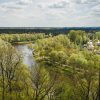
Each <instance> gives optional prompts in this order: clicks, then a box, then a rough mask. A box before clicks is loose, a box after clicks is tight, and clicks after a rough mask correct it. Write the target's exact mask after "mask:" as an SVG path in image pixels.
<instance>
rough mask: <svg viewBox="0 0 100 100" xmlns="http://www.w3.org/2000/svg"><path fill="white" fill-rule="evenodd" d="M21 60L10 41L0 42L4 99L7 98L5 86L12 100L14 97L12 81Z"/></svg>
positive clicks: (0, 67) (0, 64)
mask: <svg viewBox="0 0 100 100" xmlns="http://www.w3.org/2000/svg"><path fill="white" fill-rule="evenodd" d="M20 62H21V57H20V55H19V53H18V52H17V51H16V49H15V48H14V47H13V46H11V45H10V44H9V43H5V42H4V41H1V43H0V69H1V72H0V75H1V77H2V80H1V82H2V100H4V99H5V88H7V89H8V93H9V95H10V100H11V99H12V83H13V81H14V78H15V73H16V70H17V69H18V66H19V64H20Z"/></svg>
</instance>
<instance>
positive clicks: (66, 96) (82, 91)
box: [0, 30, 100, 100]
mask: <svg viewBox="0 0 100 100" xmlns="http://www.w3.org/2000/svg"><path fill="white" fill-rule="evenodd" d="M10 36H11V37H10ZM16 36H17V39H16V40H14V39H15V37H16ZM32 36H33V34H30V35H29V34H23V35H18V34H16V35H13V34H11V35H8V34H7V35H6V34H5V35H1V36H0V37H1V39H0V99H1V100H99V99H100V55H99V54H97V53H96V52H94V51H92V50H88V49H87V48H85V49H84V48H82V45H83V44H86V43H87V42H88V41H89V40H93V41H94V42H95V41H98V40H100V34H99V32H97V33H95V34H92V35H91V34H86V33H85V32H84V31H73V30H72V31H70V32H69V33H68V34H66V35H62V34H60V35H57V36H53V35H49V36H45V34H44V35H43V34H42V35H41V34H40V35H39V36H40V37H42V38H40V37H39V38H37V36H36V37H34V38H35V39H34V38H33V37H32ZM9 37H10V39H11V40H13V41H14V42H19V41H18V40H20V41H24V42H25V41H26V40H27V39H30V40H28V41H31V40H32V41H33V40H35V42H34V50H33V56H34V58H35V61H36V64H35V65H33V66H32V67H31V68H29V67H28V66H27V65H25V64H23V58H22V57H21V55H20V53H19V52H18V51H17V50H16V49H15V48H14V46H13V45H11V43H12V41H11V40H9V39H8V38H9ZM18 38H20V39H18ZM21 39H24V40H21ZM9 42H10V43H9ZM98 50H100V47H98Z"/></svg>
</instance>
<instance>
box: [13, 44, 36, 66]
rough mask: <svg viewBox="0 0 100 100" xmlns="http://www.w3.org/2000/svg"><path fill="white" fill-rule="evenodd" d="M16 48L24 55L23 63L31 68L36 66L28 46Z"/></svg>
mask: <svg viewBox="0 0 100 100" xmlns="http://www.w3.org/2000/svg"><path fill="white" fill-rule="evenodd" d="M15 48H16V49H17V50H18V51H19V52H20V53H21V54H22V56H23V63H24V64H26V65H28V66H29V67H31V66H32V65H34V63H35V61H34V58H33V54H32V50H31V49H29V48H28V46H27V45H26V44H24V45H15Z"/></svg>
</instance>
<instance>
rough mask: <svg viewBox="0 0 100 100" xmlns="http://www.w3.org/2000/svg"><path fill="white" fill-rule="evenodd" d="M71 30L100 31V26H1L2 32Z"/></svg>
mask: <svg viewBox="0 0 100 100" xmlns="http://www.w3.org/2000/svg"><path fill="white" fill-rule="evenodd" d="M70 30H84V31H86V32H90V33H95V32H96V31H100V27H62V28H61V27H57V28H56V27H55V28H52V27H0V34H1V33H9V34H10V33H32V32H33V33H46V34H48V33H53V34H55V35H56V34H60V33H62V34H65V33H68V32H69V31H70Z"/></svg>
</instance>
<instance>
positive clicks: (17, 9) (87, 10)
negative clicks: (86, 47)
mask: <svg viewBox="0 0 100 100" xmlns="http://www.w3.org/2000/svg"><path fill="white" fill-rule="evenodd" d="M7 1H8V0H5V1H2V2H0V26H6V25H8V26H19V24H20V25H21V26H23V25H24V26H84V25H86V26H97V25H99V26H100V23H99V21H100V18H99V17H100V0H9V1H8V2H7ZM5 19H6V20H5ZM3 22H4V23H5V24H4V23H3ZM6 23H7V24H6Z"/></svg>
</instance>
